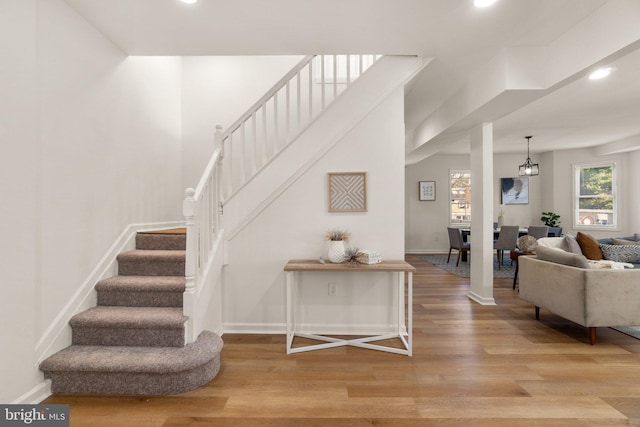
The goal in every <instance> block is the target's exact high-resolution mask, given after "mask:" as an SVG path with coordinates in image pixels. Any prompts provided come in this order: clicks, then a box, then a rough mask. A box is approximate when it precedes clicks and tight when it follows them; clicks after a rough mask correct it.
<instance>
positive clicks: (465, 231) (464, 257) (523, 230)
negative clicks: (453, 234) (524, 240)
mask: <svg viewBox="0 0 640 427" xmlns="http://www.w3.org/2000/svg"><path fill="white" fill-rule="evenodd" d="M460 231H462V241H464V242H468V241H469V236H471V229H470V228H462V229H460ZM528 233H529V229H528V228H523V227H520V228H519V229H518V237H522V236H526V235H527V234H528ZM499 235H500V227H498V228H494V229H493V240H494V241H496V240H497V239H498V236H499ZM460 259H461V260H462V261H463V262H467V251H463V252H462V254H461V256H460Z"/></svg>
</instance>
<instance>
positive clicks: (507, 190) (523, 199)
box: [500, 176, 529, 205]
mask: <svg viewBox="0 0 640 427" xmlns="http://www.w3.org/2000/svg"><path fill="white" fill-rule="evenodd" d="M528 203H529V177H527V176H519V177H516V178H500V204H503V205H526V204H528Z"/></svg>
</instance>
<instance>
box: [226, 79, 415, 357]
mask: <svg viewBox="0 0 640 427" xmlns="http://www.w3.org/2000/svg"><path fill="white" fill-rule="evenodd" d="M320 142H321V141H319V143H320ZM403 142H404V125H403V90H402V89H397V90H396V91H395V92H394V93H393V95H392V96H390V97H389V98H388V99H387V100H386V101H384V102H383V103H382V104H380V105H379V106H378V107H377V108H376V109H375V110H374V111H373V112H372V113H370V114H369V115H368V116H367V117H366V118H365V119H364V120H363V121H362V122H360V123H359V124H358V125H357V126H356V127H355V128H354V129H353V130H351V131H350V132H349V133H348V134H346V136H345V137H344V138H342V140H341V141H340V142H339V143H338V144H337V145H336V146H335V147H334V148H333V149H332V150H331V151H330V152H329V153H328V154H327V155H326V156H324V157H323V158H322V159H321V160H320V161H318V162H317V163H316V164H315V165H314V166H313V167H312V168H311V169H310V170H309V171H308V172H306V173H305V174H304V175H303V176H302V177H301V178H300V179H299V180H298V181H297V182H295V183H294V184H293V185H292V186H291V187H289V188H288V189H287V190H286V191H285V192H284V193H283V194H282V196H281V197H280V198H279V199H277V200H276V201H275V202H273V203H272V204H271V205H270V206H269V207H268V208H266V209H265V210H264V211H263V212H262V213H261V215H260V216H259V217H258V218H257V219H255V220H254V221H253V222H251V223H250V224H249V225H248V226H247V227H245V228H244V229H243V230H242V231H241V232H240V233H239V234H238V235H237V236H236V237H235V238H234V239H233V240H231V241H230V242H229V245H228V255H229V259H230V264H229V265H228V266H227V267H225V268H226V271H225V285H224V286H225V291H224V294H225V300H224V307H225V313H224V319H225V330H227V331H243V332H250V331H263V332H280V333H281V332H283V331H284V330H285V329H284V321H285V310H284V302H285V298H284V297H285V294H284V272H283V268H284V266H285V264H286V263H287V261H288V260H289V259H294V258H311V259H316V258H318V257H319V256H324V257H325V258H326V250H327V243H326V242H325V241H323V235H324V233H325V232H326V231H327V230H328V229H330V228H334V227H341V228H345V229H347V230H349V231H350V232H351V233H352V239H351V241H350V242H349V244H350V245H351V246H357V247H359V248H361V249H376V250H378V251H380V252H381V254H382V256H383V258H386V259H403V258H404V239H403V230H404V216H403V203H404V191H403V186H404V143H403ZM340 171H343V172H344V171H351V172H353V171H366V172H367V176H368V184H367V186H368V203H369V205H368V211H367V212H366V213H353V214H340V213H328V211H327V173H328V172H340ZM301 281H302V283H301V292H302V294H301V298H302V299H303V300H304V301H305V302H306V303H307V304H308V305H307V309H305V311H304V312H303V313H302V314H301V318H300V319H299V320H300V321H301V322H303V323H305V324H314V325H316V327H318V325H321V327H323V328H324V329H325V330H328V329H332V330H341V331H346V330H347V329H348V328H350V327H351V328H352V327H353V324H354V323H355V324H359V325H360V326H361V327H371V328H380V327H385V326H387V325H388V324H389V323H391V322H392V316H391V313H390V311H389V308H388V307H389V304H392V303H393V301H394V295H393V292H392V286H389V285H390V283H393V282H392V278H391V275H390V274H381V275H379V276H372V277H362V276H360V275H350V274H343V275H337V276H333V275H331V276H327V275H324V274H321V273H310V274H305V275H303V276H302V277H301ZM329 281H334V282H336V283H337V285H338V296H337V297H329V296H327V283H328V282H329ZM283 350H284V349H283Z"/></svg>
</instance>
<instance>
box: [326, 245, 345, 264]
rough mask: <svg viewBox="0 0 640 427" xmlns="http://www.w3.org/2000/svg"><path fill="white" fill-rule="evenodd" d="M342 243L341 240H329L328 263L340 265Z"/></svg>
mask: <svg viewBox="0 0 640 427" xmlns="http://www.w3.org/2000/svg"><path fill="white" fill-rule="evenodd" d="M344 249H345V248H344V241H342V240H331V241H330V242H329V253H328V254H327V258H329V261H331V262H334V263H340V262H343V261H344V257H345V254H344Z"/></svg>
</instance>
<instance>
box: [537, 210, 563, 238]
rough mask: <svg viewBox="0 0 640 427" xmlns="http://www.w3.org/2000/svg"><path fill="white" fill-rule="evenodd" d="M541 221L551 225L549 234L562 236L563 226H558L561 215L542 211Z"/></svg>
mask: <svg viewBox="0 0 640 427" xmlns="http://www.w3.org/2000/svg"><path fill="white" fill-rule="evenodd" d="M540 221H542V222H543V223H544V225H546V226H547V227H549V235H554V236H560V233H562V227H558V224H560V215H558V214H557V213H554V212H542V217H540Z"/></svg>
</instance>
